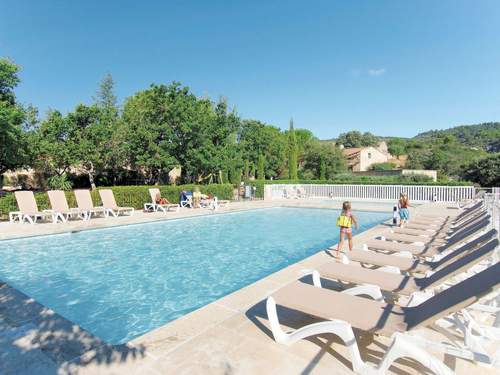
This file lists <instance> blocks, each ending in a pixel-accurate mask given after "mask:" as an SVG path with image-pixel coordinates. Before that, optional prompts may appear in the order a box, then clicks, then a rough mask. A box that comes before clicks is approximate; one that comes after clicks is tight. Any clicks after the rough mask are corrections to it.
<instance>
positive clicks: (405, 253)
mask: <svg viewBox="0 0 500 375" xmlns="http://www.w3.org/2000/svg"><path fill="white" fill-rule="evenodd" d="M394 256H396V257H401V258H413V255H412V253H410V252H409V251H399V252H397V253H395V254H394Z"/></svg>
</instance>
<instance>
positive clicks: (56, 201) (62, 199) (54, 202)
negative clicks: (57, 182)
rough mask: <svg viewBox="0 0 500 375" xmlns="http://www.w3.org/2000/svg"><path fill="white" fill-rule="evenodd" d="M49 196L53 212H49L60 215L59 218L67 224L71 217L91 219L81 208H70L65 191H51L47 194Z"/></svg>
mask: <svg viewBox="0 0 500 375" xmlns="http://www.w3.org/2000/svg"><path fill="white" fill-rule="evenodd" d="M47 195H48V196H49V201H50V206H51V207H52V209H51V210H47V211H48V212H52V213H53V214H56V215H58V217H59V218H61V220H62V221H64V222H66V221H68V219H69V218H71V217H79V218H81V219H82V220H88V219H89V218H90V215H89V213H88V212H87V211H85V210H82V209H80V208H70V207H69V205H68V201H67V199H66V195H65V194H64V191H62V190H49V191H48V192H47Z"/></svg>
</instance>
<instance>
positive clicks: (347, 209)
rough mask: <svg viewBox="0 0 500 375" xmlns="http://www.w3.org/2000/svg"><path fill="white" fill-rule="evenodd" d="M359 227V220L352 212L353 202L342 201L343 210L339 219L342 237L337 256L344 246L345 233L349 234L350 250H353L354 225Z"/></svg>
mask: <svg viewBox="0 0 500 375" xmlns="http://www.w3.org/2000/svg"><path fill="white" fill-rule="evenodd" d="M353 224H354V226H355V227H356V230H358V229H359V226H358V222H357V220H356V218H355V217H354V215H353V214H352V212H351V202H344V203H342V212H341V213H340V216H339V217H338V219H337V226H338V227H340V239H339V243H338V245H337V258H338V257H339V253H340V250H342V247H343V246H344V235H347V239H348V241H349V250H352V225H353Z"/></svg>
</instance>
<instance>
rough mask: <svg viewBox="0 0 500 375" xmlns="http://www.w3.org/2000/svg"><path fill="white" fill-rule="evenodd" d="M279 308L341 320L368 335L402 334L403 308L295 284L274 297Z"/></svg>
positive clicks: (404, 325) (405, 328)
mask: <svg viewBox="0 0 500 375" xmlns="http://www.w3.org/2000/svg"><path fill="white" fill-rule="evenodd" d="M273 298H274V299H275V300H276V303H277V304H278V305H282V306H286V307H288V308H291V309H293V310H297V311H301V312H304V313H307V314H309V315H312V316H315V317H318V318H322V319H326V320H333V319H340V320H344V321H346V322H349V323H350V324H351V325H352V326H353V327H355V328H358V329H361V330H363V331H367V332H373V333H380V334H383V335H385V336H390V335H392V334H393V333H394V332H404V331H406V330H407V325H406V323H405V322H404V313H403V308H401V307H398V306H394V305H387V304H385V303H383V302H377V301H373V300H369V299H366V298H361V297H355V296H350V295H347V294H341V293H338V292H334V291H331V290H328V289H323V288H317V287H315V286H312V285H309V284H305V283H302V282H300V281H296V282H294V283H292V284H289V285H287V286H285V287H284V288H282V289H280V290H278V291H277V292H276V293H274V294H273Z"/></svg>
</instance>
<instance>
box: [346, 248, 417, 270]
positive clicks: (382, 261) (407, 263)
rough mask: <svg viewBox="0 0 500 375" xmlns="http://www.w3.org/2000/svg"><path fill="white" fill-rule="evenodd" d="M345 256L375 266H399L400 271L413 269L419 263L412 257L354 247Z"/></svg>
mask: <svg viewBox="0 0 500 375" xmlns="http://www.w3.org/2000/svg"><path fill="white" fill-rule="evenodd" d="M347 257H348V258H349V259H350V260H352V261H354V262H359V263H368V264H373V265H376V266H392V267H397V268H399V269H400V270H401V271H409V270H412V271H413V269H414V268H416V267H417V266H418V264H419V262H418V261H417V260H415V259H413V258H405V257H400V256H396V255H388V254H381V253H377V252H374V251H366V250H356V249H355V250H353V251H350V252H349V253H348V254H347Z"/></svg>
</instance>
